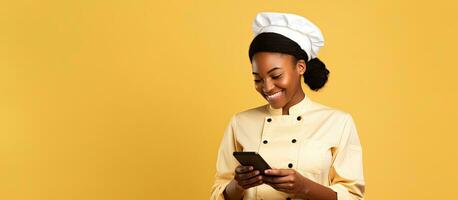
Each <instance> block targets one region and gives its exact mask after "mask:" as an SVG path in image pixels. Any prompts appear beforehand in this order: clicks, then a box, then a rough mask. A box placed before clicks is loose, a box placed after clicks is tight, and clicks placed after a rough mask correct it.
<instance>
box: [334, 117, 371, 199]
mask: <svg viewBox="0 0 458 200" xmlns="http://www.w3.org/2000/svg"><path fill="white" fill-rule="evenodd" d="M329 183H330V184H329V185H330V186H328V187H330V188H331V189H332V190H334V191H335V192H337V199H338V200H362V199H363V198H364V189H365V183H364V176H363V155H362V148H361V144H360V141H359V136H358V132H357V129H356V126H355V123H354V121H353V118H352V116H351V115H350V114H348V113H347V117H346V122H345V125H344V128H343V134H342V137H341V140H340V143H339V145H338V147H337V149H336V152H335V153H334V155H333V162H332V165H331V168H330V172H329Z"/></svg>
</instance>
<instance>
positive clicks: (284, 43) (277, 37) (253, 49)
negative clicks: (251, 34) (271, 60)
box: [248, 32, 308, 62]
mask: <svg viewBox="0 0 458 200" xmlns="http://www.w3.org/2000/svg"><path fill="white" fill-rule="evenodd" d="M260 51H267V52H278V53H285V54H289V55H292V56H294V57H296V59H303V60H305V61H307V60H308V58H307V53H305V51H304V50H303V49H302V48H301V47H300V46H299V44H297V43H296V42H294V41H293V40H291V39H289V38H287V37H285V36H283V35H281V34H278V33H271V32H263V33H260V34H259V35H257V36H256V37H255V38H254V39H253V41H252V42H251V44H250V50H249V52H248V55H249V57H250V62H251V61H252V59H253V56H254V54H255V53H257V52H260Z"/></svg>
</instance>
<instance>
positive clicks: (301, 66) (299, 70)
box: [296, 59, 307, 75]
mask: <svg viewBox="0 0 458 200" xmlns="http://www.w3.org/2000/svg"><path fill="white" fill-rule="evenodd" d="M306 69H307V65H306V64H305V61H304V60H303V59H300V60H298V61H297V62H296V70H297V73H299V74H301V75H304V73H305V70H306Z"/></svg>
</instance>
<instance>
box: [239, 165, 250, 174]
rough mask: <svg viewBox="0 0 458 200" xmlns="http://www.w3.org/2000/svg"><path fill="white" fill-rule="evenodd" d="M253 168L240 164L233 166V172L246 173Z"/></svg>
mask: <svg viewBox="0 0 458 200" xmlns="http://www.w3.org/2000/svg"><path fill="white" fill-rule="evenodd" d="M252 170H253V166H242V165H239V166H237V167H236V168H235V173H239V174H241V173H246V172H249V171H252Z"/></svg>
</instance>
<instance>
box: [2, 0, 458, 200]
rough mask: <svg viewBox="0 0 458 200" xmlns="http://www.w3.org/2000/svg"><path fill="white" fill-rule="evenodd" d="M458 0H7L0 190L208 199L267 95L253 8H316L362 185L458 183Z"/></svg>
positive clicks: (437, 191)
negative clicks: (241, 121) (260, 82)
mask: <svg viewBox="0 0 458 200" xmlns="http://www.w3.org/2000/svg"><path fill="white" fill-rule="evenodd" d="M452 2H453V1H442V0H437V1H407V0H403V1H399V0H385V1H297V0H296V1H292V0H291V1H265V0H263V1H260V0H257V1H255V0H249V1H213V0H212V1H210V0H208V1H175V0H169V1H138V0H129V1H127V0H126V1H57V0H56V1H22V0H16V1H1V3H0V92H1V93H0V199H5V200H7V199H8V200H16V199H24V200H25V199H27V200H30V199H40V200H41V199H43V200H54V199H55V200H62V199H81V200H83V199H84V200H92V199H94V200H105V199H107V200H118V199H129V200H130V199H140V200H141V199H145V200H146V199H166V198H167V199H208V198H209V194H210V188H211V185H212V184H213V175H214V172H215V160H216V152H217V148H218V146H219V142H220V139H221V137H222V134H223V131H224V128H225V127H226V125H227V124H228V122H229V119H230V116H231V115H232V114H234V113H236V112H239V111H242V110H245V109H248V108H252V107H255V106H258V105H261V104H264V103H266V102H265V101H264V100H263V99H262V98H261V97H260V96H259V95H258V94H257V93H256V92H255V90H254V86H253V82H252V77H251V68H250V63H249V60H248V46H249V43H250V41H251V39H252V38H251V37H252V33H251V22H252V20H253V18H254V16H255V14H256V13H257V12H259V11H280V12H293V13H297V14H300V15H303V16H306V17H307V18H309V19H310V20H311V21H313V22H314V23H315V24H317V25H318V26H319V27H320V28H321V30H322V31H323V34H324V37H325V46H324V47H323V48H322V49H321V50H320V53H319V57H320V58H321V59H322V60H323V61H324V62H325V63H326V65H327V66H328V69H329V70H330V71H331V74H330V79H329V82H328V83H327V85H326V86H325V88H323V89H322V91H320V92H312V91H311V90H309V89H308V88H307V87H306V86H305V85H304V84H303V88H304V90H305V92H306V94H307V95H309V96H310V97H311V98H312V99H313V100H315V101H317V102H320V103H322V104H325V105H328V106H332V107H335V108H338V109H341V110H344V111H347V112H349V113H351V114H352V115H353V117H354V119H355V122H356V125H357V128H358V132H359V135H360V138H361V142H362V145H363V151H364V153H363V155H364V175H365V178H366V182H367V191H366V199H370V200H378V199H380V200H386V199H454V198H456V186H457V185H456V183H457V182H458V176H457V172H456V171H455V170H456V169H457V168H458V165H457V162H456V161H457V157H458V156H457V150H456V146H457V141H458V136H457V135H456V134H458V131H457V130H458V129H457V121H456V120H457V119H458V105H457V102H458V95H457V91H458V88H457V86H458V82H457V80H456V74H457V73H458V69H457V67H458V65H457V64H458V62H457V60H456V59H457V55H456V53H457V50H456V49H457V45H458V39H457V35H458V31H457V30H458V25H457V24H458V23H457V22H456V19H457V18H458V14H457V5H456V4H453V3H452Z"/></svg>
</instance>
